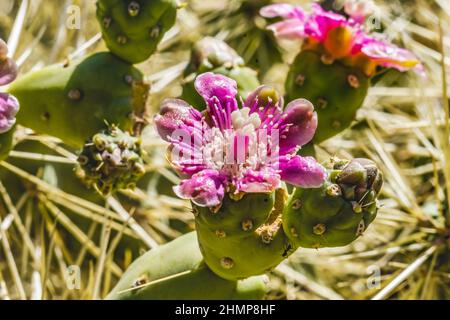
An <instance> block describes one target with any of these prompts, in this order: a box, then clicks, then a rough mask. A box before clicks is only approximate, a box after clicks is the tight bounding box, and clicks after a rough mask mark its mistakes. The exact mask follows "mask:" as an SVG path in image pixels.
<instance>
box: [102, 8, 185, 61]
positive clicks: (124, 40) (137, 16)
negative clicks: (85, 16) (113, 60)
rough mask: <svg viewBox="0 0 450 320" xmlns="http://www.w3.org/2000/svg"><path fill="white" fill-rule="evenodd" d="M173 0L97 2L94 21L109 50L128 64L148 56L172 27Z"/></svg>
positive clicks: (173, 16)
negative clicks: (99, 27)
mask: <svg viewBox="0 0 450 320" xmlns="http://www.w3.org/2000/svg"><path fill="white" fill-rule="evenodd" d="M176 11H177V5H176V1H175V0H126V1H123V0H99V1H98V2H97V19H98V21H99V23H100V26H101V29H102V34H103V39H104V40H105V42H106V45H107V46H108V48H109V50H110V51H111V52H112V53H113V54H115V55H116V56H118V57H119V58H121V59H123V60H125V61H127V62H129V63H139V62H142V61H144V60H146V59H147V58H148V57H150V56H151V55H152V54H153V53H154V52H155V50H156V47H157V45H158V43H159V42H160V41H161V40H162V38H163V36H164V34H165V33H166V32H167V31H168V30H169V29H170V28H171V27H172V26H173V25H174V24H175V19H176Z"/></svg>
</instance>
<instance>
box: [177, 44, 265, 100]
mask: <svg viewBox="0 0 450 320" xmlns="http://www.w3.org/2000/svg"><path fill="white" fill-rule="evenodd" d="M208 71H212V72H215V73H219V74H222V75H224V76H227V77H229V78H231V79H234V80H235V81H236V83H237V86H238V93H239V95H240V96H241V97H243V98H244V99H246V98H247V96H248V95H249V93H250V92H251V91H252V90H253V89H255V88H256V87H258V86H259V80H258V77H257V73H256V71H254V70H253V69H250V68H248V67H246V66H245V65H244V60H243V59H242V58H241V57H240V56H239V55H238V54H237V53H236V51H234V50H233V49H232V48H231V47H230V46H228V45H227V44H226V43H225V42H223V41H221V40H219V39H216V38H212V37H205V38H203V39H201V40H200V41H198V42H197V43H196V44H195V46H194V48H193V49H192V53H191V61H190V62H189V64H188V66H187V67H186V70H185V73H184V75H185V77H186V80H185V83H184V85H183V94H182V96H181V98H182V99H183V100H185V101H186V102H188V103H189V104H191V105H192V106H196V107H197V108H199V107H200V106H203V99H202V97H201V96H200V95H199V94H198V93H197V91H196V90H195V86H194V79H195V77H196V76H197V75H198V74H201V73H204V72H208Z"/></svg>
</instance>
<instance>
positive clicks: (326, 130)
mask: <svg viewBox="0 0 450 320" xmlns="http://www.w3.org/2000/svg"><path fill="white" fill-rule="evenodd" d="M369 85H370V79H369V78H368V77H367V76H365V75H364V74H363V73H362V72H361V71H360V70H358V69H356V68H350V67H347V66H344V65H343V64H341V63H340V62H338V61H327V59H325V56H323V55H321V54H320V53H319V52H315V51H310V50H304V51H302V52H301V53H300V54H299V55H298V56H297V57H296V58H295V61H294V62H293V64H292V66H291V69H290V71H289V74H288V77H287V79H286V95H287V101H292V100H294V99H297V98H305V99H308V100H309V101H311V102H312V103H313V104H314V106H315V110H316V111H317V114H318V118H319V124H318V128H317V131H316V135H315V136H314V140H313V142H314V143H320V142H322V141H324V140H326V139H328V138H331V137H333V136H335V135H336V134H338V133H340V132H341V131H343V130H345V129H346V128H348V127H349V126H350V125H351V123H352V122H353V120H354V119H355V116H356V112H357V111H358V109H359V108H360V107H361V106H362V104H363V102H364V99H365V97H366V95H367V92H368V89H369Z"/></svg>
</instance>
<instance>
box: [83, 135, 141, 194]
mask: <svg viewBox="0 0 450 320" xmlns="http://www.w3.org/2000/svg"><path fill="white" fill-rule="evenodd" d="M144 173H145V168H144V164H143V160H142V150H141V148H140V142H139V138H136V137H132V136H130V135H129V134H128V133H127V132H123V131H122V130H120V129H119V128H117V127H114V126H112V127H110V128H109V129H108V130H106V131H104V132H102V133H98V134H96V135H95V136H94V137H93V138H92V139H90V140H89V141H88V142H87V143H86V144H85V146H84V148H83V150H82V151H81V153H80V155H79V157H78V166H77V175H78V176H79V177H80V178H81V179H82V180H83V181H84V182H85V183H86V184H87V185H88V186H93V187H94V188H95V189H96V190H97V191H98V192H99V193H100V194H102V195H105V196H106V195H108V194H110V193H111V192H114V191H116V190H119V189H128V188H130V187H132V186H134V185H135V184H136V182H137V181H138V180H139V178H140V177H141V176H142V175H144Z"/></svg>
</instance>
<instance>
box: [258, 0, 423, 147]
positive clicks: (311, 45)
mask: <svg viewBox="0 0 450 320" xmlns="http://www.w3.org/2000/svg"><path fill="white" fill-rule="evenodd" d="M322 5H323V6H324V7H325V8H326V9H329V8H330V6H332V3H331V1H322ZM326 9H324V8H322V7H321V5H320V4H319V3H313V4H312V10H311V12H310V13H307V12H305V11H303V9H302V8H300V7H295V6H292V5H290V4H273V5H269V6H267V7H264V8H263V9H262V10H261V12H260V13H261V15H263V16H264V17H266V18H276V17H282V18H283V19H284V20H282V21H278V22H276V23H274V24H272V25H270V26H268V29H270V30H272V31H273V32H274V33H275V35H276V36H278V37H280V38H286V39H295V38H298V39H302V40H304V41H303V45H302V47H301V52H300V53H299V55H298V56H297V57H296V59H295V61H294V63H293V64H292V66H291V69H290V71H289V74H288V77H287V79H286V83H285V87H286V94H287V98H288V99H295V98H299V97H302V98H306V99H309V100H311V102H313V103H314V105H315V106H316V107H317V113H318V115H319V126H318V130H317V134H316V136H315V137H314V141H313V142H314V143H316V144H317V143H320V142H322V141H324V140H326V139H328V138H330V137H333V136H334V135H336V134H338V133H340V132H342V131H343V130H345V129H346V128H348V127H349V126H350V125H351V124H352V122H353V120H354V119H355V116H356V112H357V110H358V109H359V108H360V107H361V106H362V104H363V102H364V99H365V97H366V95H367V92H368V89H369V86H370V84H371V81H372V79H374V78H376V77H377V76H378V75H380V72H383V71H385V70H387V69H397V70H399V71H402V72H404V71H407V70H415V71H416V72H417V73H419V74H423V66H422V64H421V63H420V61H419V60H418V59H417V58H416V57H415V56H414V54H412V53H411V52H409V51H407V50H405V49H402V48H399V47H397V46H395V45H393V44H391V43H389V42H387V41H385V40H383V39H381V38H379V37H376V36H372V35H369V34H367V33H366V32H365V31H364V21H365V19H366V17H368V16H370V14H369V11H370V10H371V6H370V5H368V4H363V3H358V4H355V3H348V4H346V6H345V8H344V10H345V13H346V14H344V13H342V12H332V11H326Z"/></svg>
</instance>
